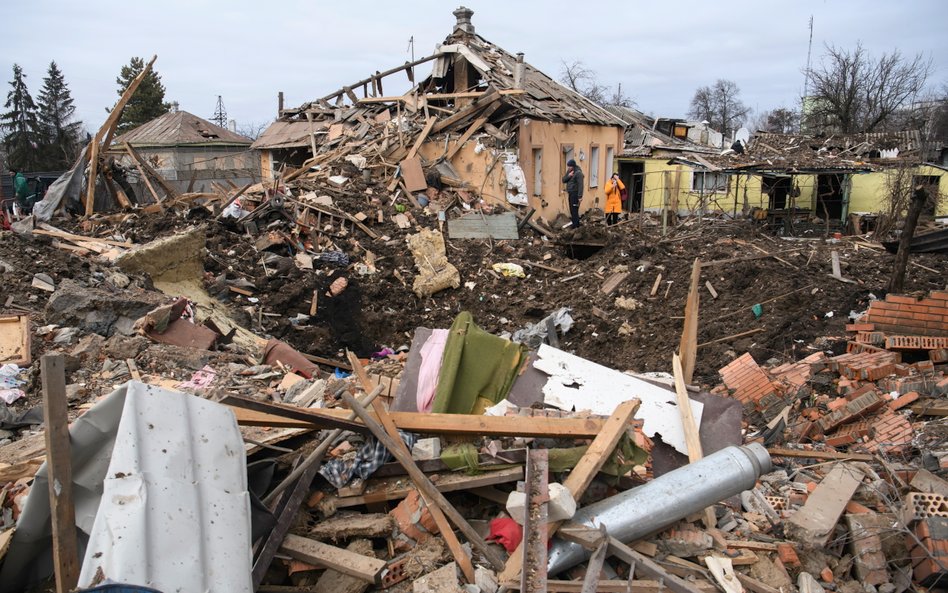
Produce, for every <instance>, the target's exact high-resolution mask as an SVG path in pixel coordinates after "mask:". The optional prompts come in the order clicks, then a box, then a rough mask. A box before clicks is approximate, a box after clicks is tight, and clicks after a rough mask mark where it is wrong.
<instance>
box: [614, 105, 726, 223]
mask: <svg viewBox="0 0 948 593" xmlns="http://www.w3.org/2000/svg"><path fill="white" fill-rule="evenodd" d="M608 109H609V111H610V112H611V113H613V114H614V115H616V116H617V117H619V118H621V119H622V120H623V121H624V122H625V123H626V129H625V138H624V140H625V141H624V145H623V148H622V150H621V151H620V152H619V155H618V158H617V159H616V160H617V165H616V169H615V170H616V171H617V172H618V173H619V177H620V178H621V179H622V182H623V183H624V184H625V186H626V187H627V188H629V199H628V200H627V201H626V202H624V203H623V205H622V206H623V209H624V210H626V211H627V212H631V213H635V212H642V211H644V210H648V211H655V210H661V206H660V205H661V204H662V203H664V202H665V201H666V200H667V201H668V202H669V204H670V205H671V206H672V209H674V206H675V204H676V203H677V202H678V201H679V200H685V199H686V198H685V196H687V195H688V194H692V193H693V194H695V195H696V196H699V195H700V193H701V188H702V187H703V186H704V184H705V183H707V185H708V186H709V187H711V186H712V184H716V183H718V182H719V181H720V180H719V179H717V178H714V177H713V174H708V175H707V176H704V175H702V176H700V177H697V176H694V175H692V171H691V168H690V167H688V166H687V165H683V164H676V163H670V162H669V161H670V159H674V158H675V157H677V156H680V155H682V154H684V153H688V154H690V155H693V158H694V159H698V158H700V155H717V154H720V152H721V147H722V144H723V142H724V138H723V135H722V134H721V133H720V132H718V131H716V130H713V129H711V128H710V127H708V125H707V124H706V123H704V122H694V121H685V120H681V119H674V118H667V117H650V116H647V115H645V114H644V113H642V112H640V111H638V110H636V109H631V108H626V107H617V106H610V107H608ZM656 203H657V204H659V207H658V208H656V207H655V204H656Z"/></svg>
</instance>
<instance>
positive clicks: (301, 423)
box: [0, 395, 605, 461]
mask: <svg viewBox="0 0 948 593" xmlns="http://www.w3.org/2000/svg"><path fill="white" fill-rule="evenodd" d="M222 401H223V403H225V404H227V405H229V406H231V409H232V410H233V412H234V415H235V416H236V417H237V422H238V424H241V425H243V426H274V427H282V428H314V427H317V428H346V429H348V430H355V431H356V432H362V433H364V432H366V428H365V426H364V425H363V424H362V423H360V422H357V421H348V420H346V419H345V418H346V415H347V414H346V413H347V412H348V410H340V409H338V408H326V409H315V408H308V409H302V408H295V409H292V410H288V409H287V408H293V406H281V405H280V404H273V403H267V402H257V401H254V400H250V401H248V400H246V399H245V398H240V397H235V396H230V395H229V396H227V397H225V398H224V399H223V400H222ZM246 406H255V407H253V408H249V409H248V408H247V407H246ZM389 415H390V416H391V417H392V420H393V421H394V422H395V426H397V427H398V428H400V429H401V430H407V431H409V432H419V433H422V434H451V435H466V436H474V435H477V436H522V437H549V438H577V439H591V438H595V437H596V436H597V435H598V434H599V433H600V432H601V431H602V429H603V425H604V424H605V420H604V419H603V418H598V417H594V418H549V417H545V416H477V415H474V414H420V413H417V412H389ZM0 450H2V449H0ZM0 461H2V460H0Z"/></svg>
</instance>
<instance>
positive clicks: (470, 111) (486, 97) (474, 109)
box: [431, 88, 503, 134]
mask: <svg viewBox="0 0 948 593" xmlns="http://www.w3.org/2000/svg"><path fill="white" fill-rule="evenodd" d="M502 96H503V95H501V94H500V93H498V92H497V89H494V88H491V89H490V90H489V91H487V92H486V93H484V94H483V95H482V96H481V97H480V98H478V99H475V101H474V103H473V104H472V105H470V106H469V107H465V108H464V109H461V110H459V111H458V112H457V113H455V114H454V115H452V116H450V117H446V118H444V119H443V120H441V121H439V122H438V123H437V124H435V127H434V128H432V130H431V133H432V134H437V133H438V132H440V131H442V130H446V129H448V128H450V127H451V126H453V125H454V124H456V123H458V122H461V121H463V120H465V119H467V118H469V117H473V116H474V115H477V114H478V113H480V112H481V110H483V109H486V108H487V107H489V106H490V105H491V104H493V103H494V102H495V101H498V100H500V98H501V97H502Z"/></svg>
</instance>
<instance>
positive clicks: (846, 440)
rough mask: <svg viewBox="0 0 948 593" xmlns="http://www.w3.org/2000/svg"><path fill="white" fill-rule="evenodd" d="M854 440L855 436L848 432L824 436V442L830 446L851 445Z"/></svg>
mask: <svg viewBox="0 0 948 593" xmlns="http://www.w3.org/2000/svg"><path fill="white" fill-rule="evenodd" d="M855 442H856V436H855V435H853V434H849V433H846V434H838V435H834V436H831V437H826V444H827V445H829V446H830V447H845V446H846V445H852V444H853V443H855Z"/></svg>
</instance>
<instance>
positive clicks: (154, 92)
mask: <svg viewBox="0 0 948 593" xmlns="http://www.w3.org/2000/svg"><path fill="white" fill-rule="evenodd" d="M144 69H145V61H144V60H143V59H141V58H138V57H134V58H132V59H131V61H129V63H128V64H127V65H125V66H122V71H121V73H120V74H119V76H118V78H116V79H115V83H116V84H117V85H118V94H119V96H122V93H124V92H125V89H127V88H128V85H129V84H131V82H132V81H133V80H135V77H136V76H138V75H139V74H140V73H141V71H142V70H144ZM170 109H171V104H170V103H165V87H164V85H163V84H161V77H160V76H159V75H158V73H157V72H155V69H154V68H152V69H151V70H149V71H148V74H147V75H146V76H145V78H144V80H142V83H141V84H140V85H139V86H138V90H136V91H135V93H134V94H133V95H132V98H131V99H130V100H129V101H128V104H127V105H126V106H125V111H124V112H122V118H121V119H120V120H119V124H118V133H119V134H121V133H124V132H127V131H129V130H131V129H133V128H137V127H138V126H140V125H142V124H143V123H146V122H149V121H151V120H153V119H155V118H156V117H158V116H159V115H163V114H165V113H168V111H169V110H170ZM109 111H111V110H109Z"/></svg>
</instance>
